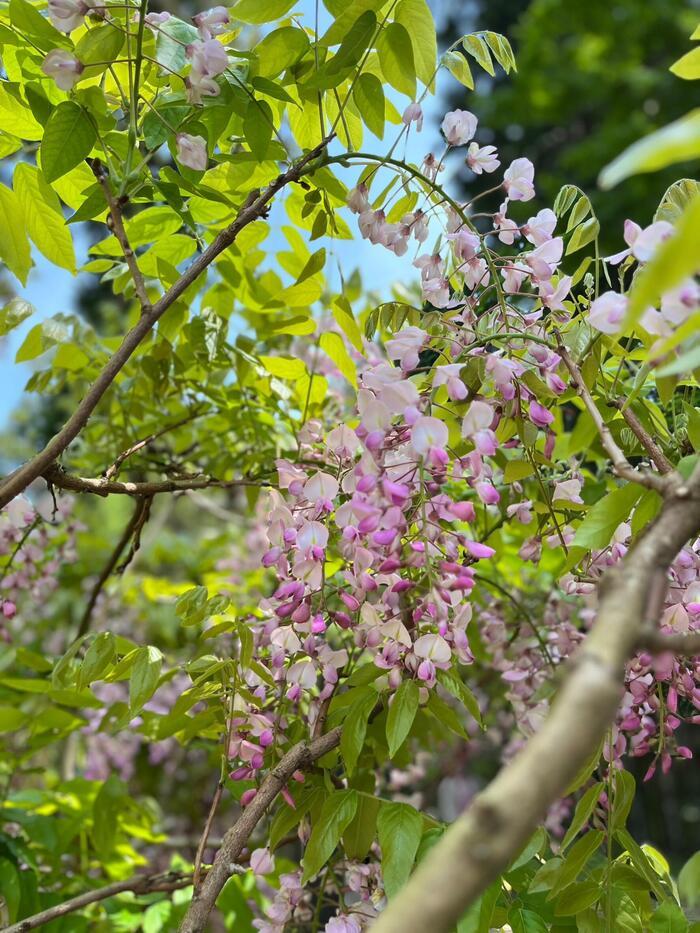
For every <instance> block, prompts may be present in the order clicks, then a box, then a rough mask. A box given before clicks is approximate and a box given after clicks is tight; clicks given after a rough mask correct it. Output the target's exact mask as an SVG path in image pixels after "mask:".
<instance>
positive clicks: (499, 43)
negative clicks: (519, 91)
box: [484, 32, 518, 74]
mask: <svg viewBox="0 0 700 933" xmlns="http://www.w3.org/2000/svg"><path fill="white" fill-rule="evenodd" d="M484 38H485V39H486V42H487V44H488V47H489V48H490V49H491V51H492V52H493V54H494V56H495V58H496V61H497V62H498V64H499V65H500V66H501V68H502V69H503V70H504V71H505V73H506V74H510V72H511V71H517V70H518V68H517V65H516V63H515V55H513V49H512V48H511V47H510V42H509V41H508V40H507V39H506V37H505V36H502V35H501V34H500V33H498V32H485V33H484Z"/></svg>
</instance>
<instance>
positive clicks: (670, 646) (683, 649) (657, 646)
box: [639, 628, 700, 658]
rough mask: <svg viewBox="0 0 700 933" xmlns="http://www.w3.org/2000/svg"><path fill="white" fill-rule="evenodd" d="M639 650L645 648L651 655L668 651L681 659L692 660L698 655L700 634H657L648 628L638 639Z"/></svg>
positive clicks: (699, 651)
mask: <svg viewBox="0 0 700 933" xmlns="http://www.w3.org/2000/svg"><path fill="white" fill-rule="evenodd" d="M639 646H640V648H647V649H648V650H649V651H651V652H652V653H653V654H663V653H664V652H665V651H670V652H671V653H672V654H677V655H680V656H681V657H686V658H694V657H696V656H697V655H700V632H687V633H683V632H672V633H668V634H667V633H665V632H659V631H658V630H656V629H652V628H650V629H649V631H648V632H644V633H643V634H642V636H641V637H640V639H639Z"/></svg>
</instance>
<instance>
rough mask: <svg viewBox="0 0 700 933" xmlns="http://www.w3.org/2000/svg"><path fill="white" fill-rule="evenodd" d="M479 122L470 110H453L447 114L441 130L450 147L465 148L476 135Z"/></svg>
mask: <svg viewBox="0 0 700 933" xmlns="http://www.w3.org/2000/svg"><path fill="white" fill-rule="evenodd" d="M477 123H478V120H477V118H476V117H475V116H474V114H473V113H470V112H469V111H468V110H451V111H450V112H449V113H446V114H445V116H444V119H443V121H442V123H441V124H440V129H441V130H442V133H443V136H444V137H445V141H446V142H447V144H448V145H450V146H464V145H466V143H468V142H469V140H470V139H472V137H473V136H474V133H476V126H477Z"/></svg>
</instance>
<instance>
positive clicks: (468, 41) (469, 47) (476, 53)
mask: <svg viewBox="0 0 700 933" xmlns="http://www.w3.org/2000/svg"><path fill="white" fill-rule="evenodd" d="M462 46H463V47H464V51H465V52H468V53H469V54H470V55H471V56H472V58H474V59H475V61H477V62H478V63H479V64H480V65H481V67H482V68H483V69H484V71H485V72H487V73H488V74H490V75H491V77H492V78H493V77H494V75H495V74H496V69H495V68H494V67H493V62H492V61H491V53H490V51H489V47H488V45H487V44H486V40H485V39H482V37H481V36H478V35H474V34H470V35H468V36H464V38H463V39H462Z"/></svg>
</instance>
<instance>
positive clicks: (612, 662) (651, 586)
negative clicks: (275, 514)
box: [372, 468, 700, 933]
mask: <svg viewBox="0 0 700 933" xmlns="http://www.w3.org/2000/svg"><path fill="white" fill-rule="evenodd" d="M698 493H700V468H697V469H696V470H695V471H694V473H693V475H692V477H691V479H690V480H689V481H688V483H687V484H683V482H682V480H681V479H680V478H679V477H678V476H677V475H676V474H672V475H671V476H669V479H668V489H667V498H666V501H665V503H664V505H663V507H662V510H661V512H660V513H659V516H658V517H657V519H656V520H655V521H654V522H653V523H652V524H651V525H650V526H649V527H648V529H647V531H646V533H645V534H643V535H642V537H641V538H639V540H638V541H637V542H636V543H635V545H634V546H633V547H632V548H631V549H630V550H629V552H628V553H627V555H626V556H625V558H624V560H623V561H622V563H621V564H620V566H619V567H617V568H615V569H613V570H611V571H609V572H608V573H607V574H606V575H605V577H604V578H603V582H602V583H601V587H600V591H599V607H598V616H597V620H596V623H595V625H594V627H593V628H592V630H591V632H590V634H589V635H588V637H587V638H586V640H585V642H584V643H583V645H582V647H581V649H580V650H579V652H578V653H577V654H576V655H575V656H574V658H573V659H572V662H571V666H570V673H569V675H568V677H567V679H566V680H565V682H564V684H563V686H562V687H561V689H560V691H559V694H558V696H557V698H556V700H555V702H554V704H553V706H552V710H551V712H550V714H549V716H548V718H547V720H546V721H545V722H544V724H543V725H542V726H541V728H540V730H539V731H538V732H537V733H536V734H535V735H534V736H533V737H532V738H531V739H530V740H529V741H528V742H527V744H526V745H525V747H524V748H523V750H522V751H521V752H520V754H519V755H517V756H516V757H515V758H514V759H513V760H512V761H511V762H510V763H509V764H508V765H506V766H505V767H504V768H503V769H502V770H501V771H500V773H499V774H498V775H497V777H496V778H495V779H494V780H493V781H492V782H491V784H489V786H488V787H487V788H486V789H485V790H484V791H483V792H482V793H481V794H479V795H478V797H477V798H476V799H475V801H474V803H473V804H472V805H471V806H470V807H469V809H468V810H467V811H466V812H465V813H464V814H463V815H462V816H461V817H459V819H457V820H456V822H455V823H453V824H452V826H451V827H450V829H449V830H448V831H447V832H446V833H445V835H444V836H443V837H442V838H441V839H440V841H439V842H438V843H437V844H436V845H435V846H434V847H433V848H432V849H431V850H430V852H429V853H428V855H427V856H426V858H425V859H424V860H423V861H422V862H421V864H420V865H419V866H418V868H417V869H416V871H415V873H414V874H413V876H412V877H411V879H410V880H409V882H408V884H407V885H406V886H405V887H404V888H403V890H402V891H401V894H400V895H399V896H398V897H397V898H395V899H394V900H392V901H391V902H390V903H389V906H388V907H387V909H386V910H385V911H384V912H383V913H382V914H381V915H380V917H379V918H378V920H377V922H376V924H375V925H374V926H373V927H372V930H373V933H424V931H425V930H430V933H449V931H451V930H453V929H454V928H455V926H456V924H457V922H458V920H459V918H460V917H461V916H462V914H463V913H464V911H465V910H466V909H467V907H469V906H470V904H472V903H473V902H474V900H475V899H476V898H477V897H478V895H479V894H481V892H482V891H484V890H485V889H486V888H487V887H488V885H489V884H490V883H491V882H492V881H493V880H494V879H496V878H497V877H498V876H499V874H500V873H501V872H502V871H503V870H504V869H505V868H506V867H507V865H508V864H509V863H510V862H511V860H512V859H513V857H514V856H515V855H517V853H518V852H519V851H520V850H521V849H522V847H523V846H524V845H525V844H526V842H527V840H528V839H529V838H530V836H531V835H532V833H533V832H534V831H535V829H536V828H537V825H538V824H539V823H540V821H541V820H542V819H543V818H544V816H545V813H546V812H547V808H548V807H549V806H551V804H552V803H554V801H555V800H557V799H558V798H559V797H561V796H562V794H564V793H565V791H566V788H567V787H568V786H569V784H570V783H571V781H572V780H573V779H574V778H575V776H576V775H577V774H578V773H579V771H580V769H581V768H582V767H584V765H585V763H586V761H587V760H589V759H590V756H591V755H592V754H593V753H594V752H595V749H596V746H597V745H598V744H599V743H600V741H601V740H602V739H603V737H604V736H605V733H606V731H607V730H608V729H609V727H610V723H611V722H612V721H613V719H614V717H615V713H616V710H617V708H618V704H619V702H620V699H621V696H622V681H623V671H624V665H625V663H626V662H627V660H628V659H629V658H630V656H631V655H632V654H633V653H634V651H635V650H636V648H637V646H638V644H639V641H640V632H642V631H644V632H646V631H648V630H649V629H650V628H652V627H653V626H655V625H656V624H658V616H659V613H660V610H661V606H662V605H663V597H664V593H665V589H666V580H667V573H668V567H669V565H670V564H671V562H672V561H673V559H674V557H675V556H676V554H677V553H678V551H679V550H680V549H681V548H682V547H683V545H684V544H685V543H686V542H687V541H688V540H689V539H690V538H692V537H694V536H695V535H697V534H698V531H700V502H699V501H698V498H697V497H698ZM686 495H687V497H686Z"/></svg>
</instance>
